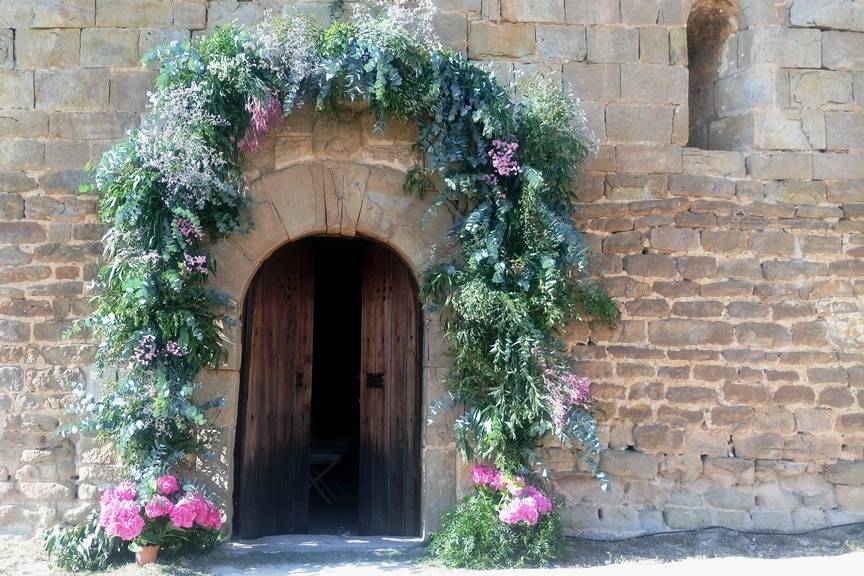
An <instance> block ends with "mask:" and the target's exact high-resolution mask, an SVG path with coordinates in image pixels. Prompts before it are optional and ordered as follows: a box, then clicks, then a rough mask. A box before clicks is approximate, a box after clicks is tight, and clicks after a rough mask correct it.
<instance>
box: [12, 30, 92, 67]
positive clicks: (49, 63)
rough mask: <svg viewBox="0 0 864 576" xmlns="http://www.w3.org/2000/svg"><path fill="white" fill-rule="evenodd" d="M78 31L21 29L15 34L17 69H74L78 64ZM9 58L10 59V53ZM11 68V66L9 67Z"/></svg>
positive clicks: (79, 32)
mask: <svg viewBox="0 0 864 576" xmlns="http://www.w3.org/2000/svg"><path fill="white" fill-rule="evenodd" d="M80 34H81V31H80V30H73V29H61V28H57V29H52V30H34V29H26V28H25V29H23V30H16V32H15V57H16V60H17V62H18V67H19V68H75V67H77V66H78V62H79V42H80ZM9 57H10V58H11V57H12V53H11V51H10V52H9ZM10 68H11V66H10Z"/></svg>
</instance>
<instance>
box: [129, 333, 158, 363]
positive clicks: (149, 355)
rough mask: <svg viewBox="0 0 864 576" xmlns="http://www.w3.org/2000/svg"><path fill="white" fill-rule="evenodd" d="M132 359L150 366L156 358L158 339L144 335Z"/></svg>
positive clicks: (139, 340)
mask: <svg viewBox="0 0 864 576" xmlns="http://www.w3.org/2000/svg"><path fill="white" fill-rule="evenodd" d="M132 357H133V358H134V359H135V361H136V362H139V363H141V364H149V363H150V362H152V361H153V360H154V359H155V358H156V337H155V336H153V335H152V334H144V335H143V336H141V338H139V339H138V344H137V345H136V346H135V352H133V353H132Z"/></svg>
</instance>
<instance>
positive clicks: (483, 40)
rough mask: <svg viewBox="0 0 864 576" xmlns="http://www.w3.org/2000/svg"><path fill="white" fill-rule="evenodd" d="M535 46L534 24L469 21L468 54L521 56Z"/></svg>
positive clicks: (530, 52) (529, 52)
mask: <svg viewBox="0 0 864 576" xmlns="http://www.w3.org/2000/svg"><path fill="white" fill-rule="evenodd" d="M535 48H536V45H535V38H534V26H532V25H530V24H509V23H493V22H487V21H479V20H478V21H474V22H471V27H470V33H469V36H468V54H469V55H470V57H471V58H477V57H481V58H482V57H510V58H522V57H524V56H528V55H529V54H533V53H534V50H535Z"/></svg>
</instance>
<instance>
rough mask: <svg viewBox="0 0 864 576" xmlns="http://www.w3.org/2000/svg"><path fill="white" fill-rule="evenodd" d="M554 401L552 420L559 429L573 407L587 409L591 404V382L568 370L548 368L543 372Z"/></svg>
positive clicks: (564, 423)
mask: <svg viewBox="0 0 864 576" xmlns="http://www.w3.org/2000/svg"><path fill="white" fill-rule="evenodd" d="M543 377H544V380H545V381H546V386H547V387H548V389H549V396H550V399H551V401H552V420H553V422H554V423H555V426H556V427H557V428H558V429H563V428H564V426H565V425H566V424H567V414H568V412H569V411H570V408H571V407H577V408H582V409H587V408H588V407H589V405H590V396H591V383H590V382H589V381H588V379H587V378H581V377H579V376H576V375H575V374H573V373H572V372H570V371H568V370H555V369H551V368H550V369H548V370H546V371H545V372H544V373H543Z"/></svg>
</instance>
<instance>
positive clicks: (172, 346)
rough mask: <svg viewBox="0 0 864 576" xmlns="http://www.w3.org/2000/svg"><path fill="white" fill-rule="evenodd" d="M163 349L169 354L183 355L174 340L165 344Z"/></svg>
mask: <svg viewBox="0 0 864 576" xmlns="http://www.w3.org/2000/svg"><path fill="white" fill-rule="evenodd" d="M165 351H166V352H168V354H170V355H171V356H183V350H181V349H180V345H179V344H178V343H177V342H175V341H174V340H172V341H170V342H168V344H166V345H165Z"/></svg>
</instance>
